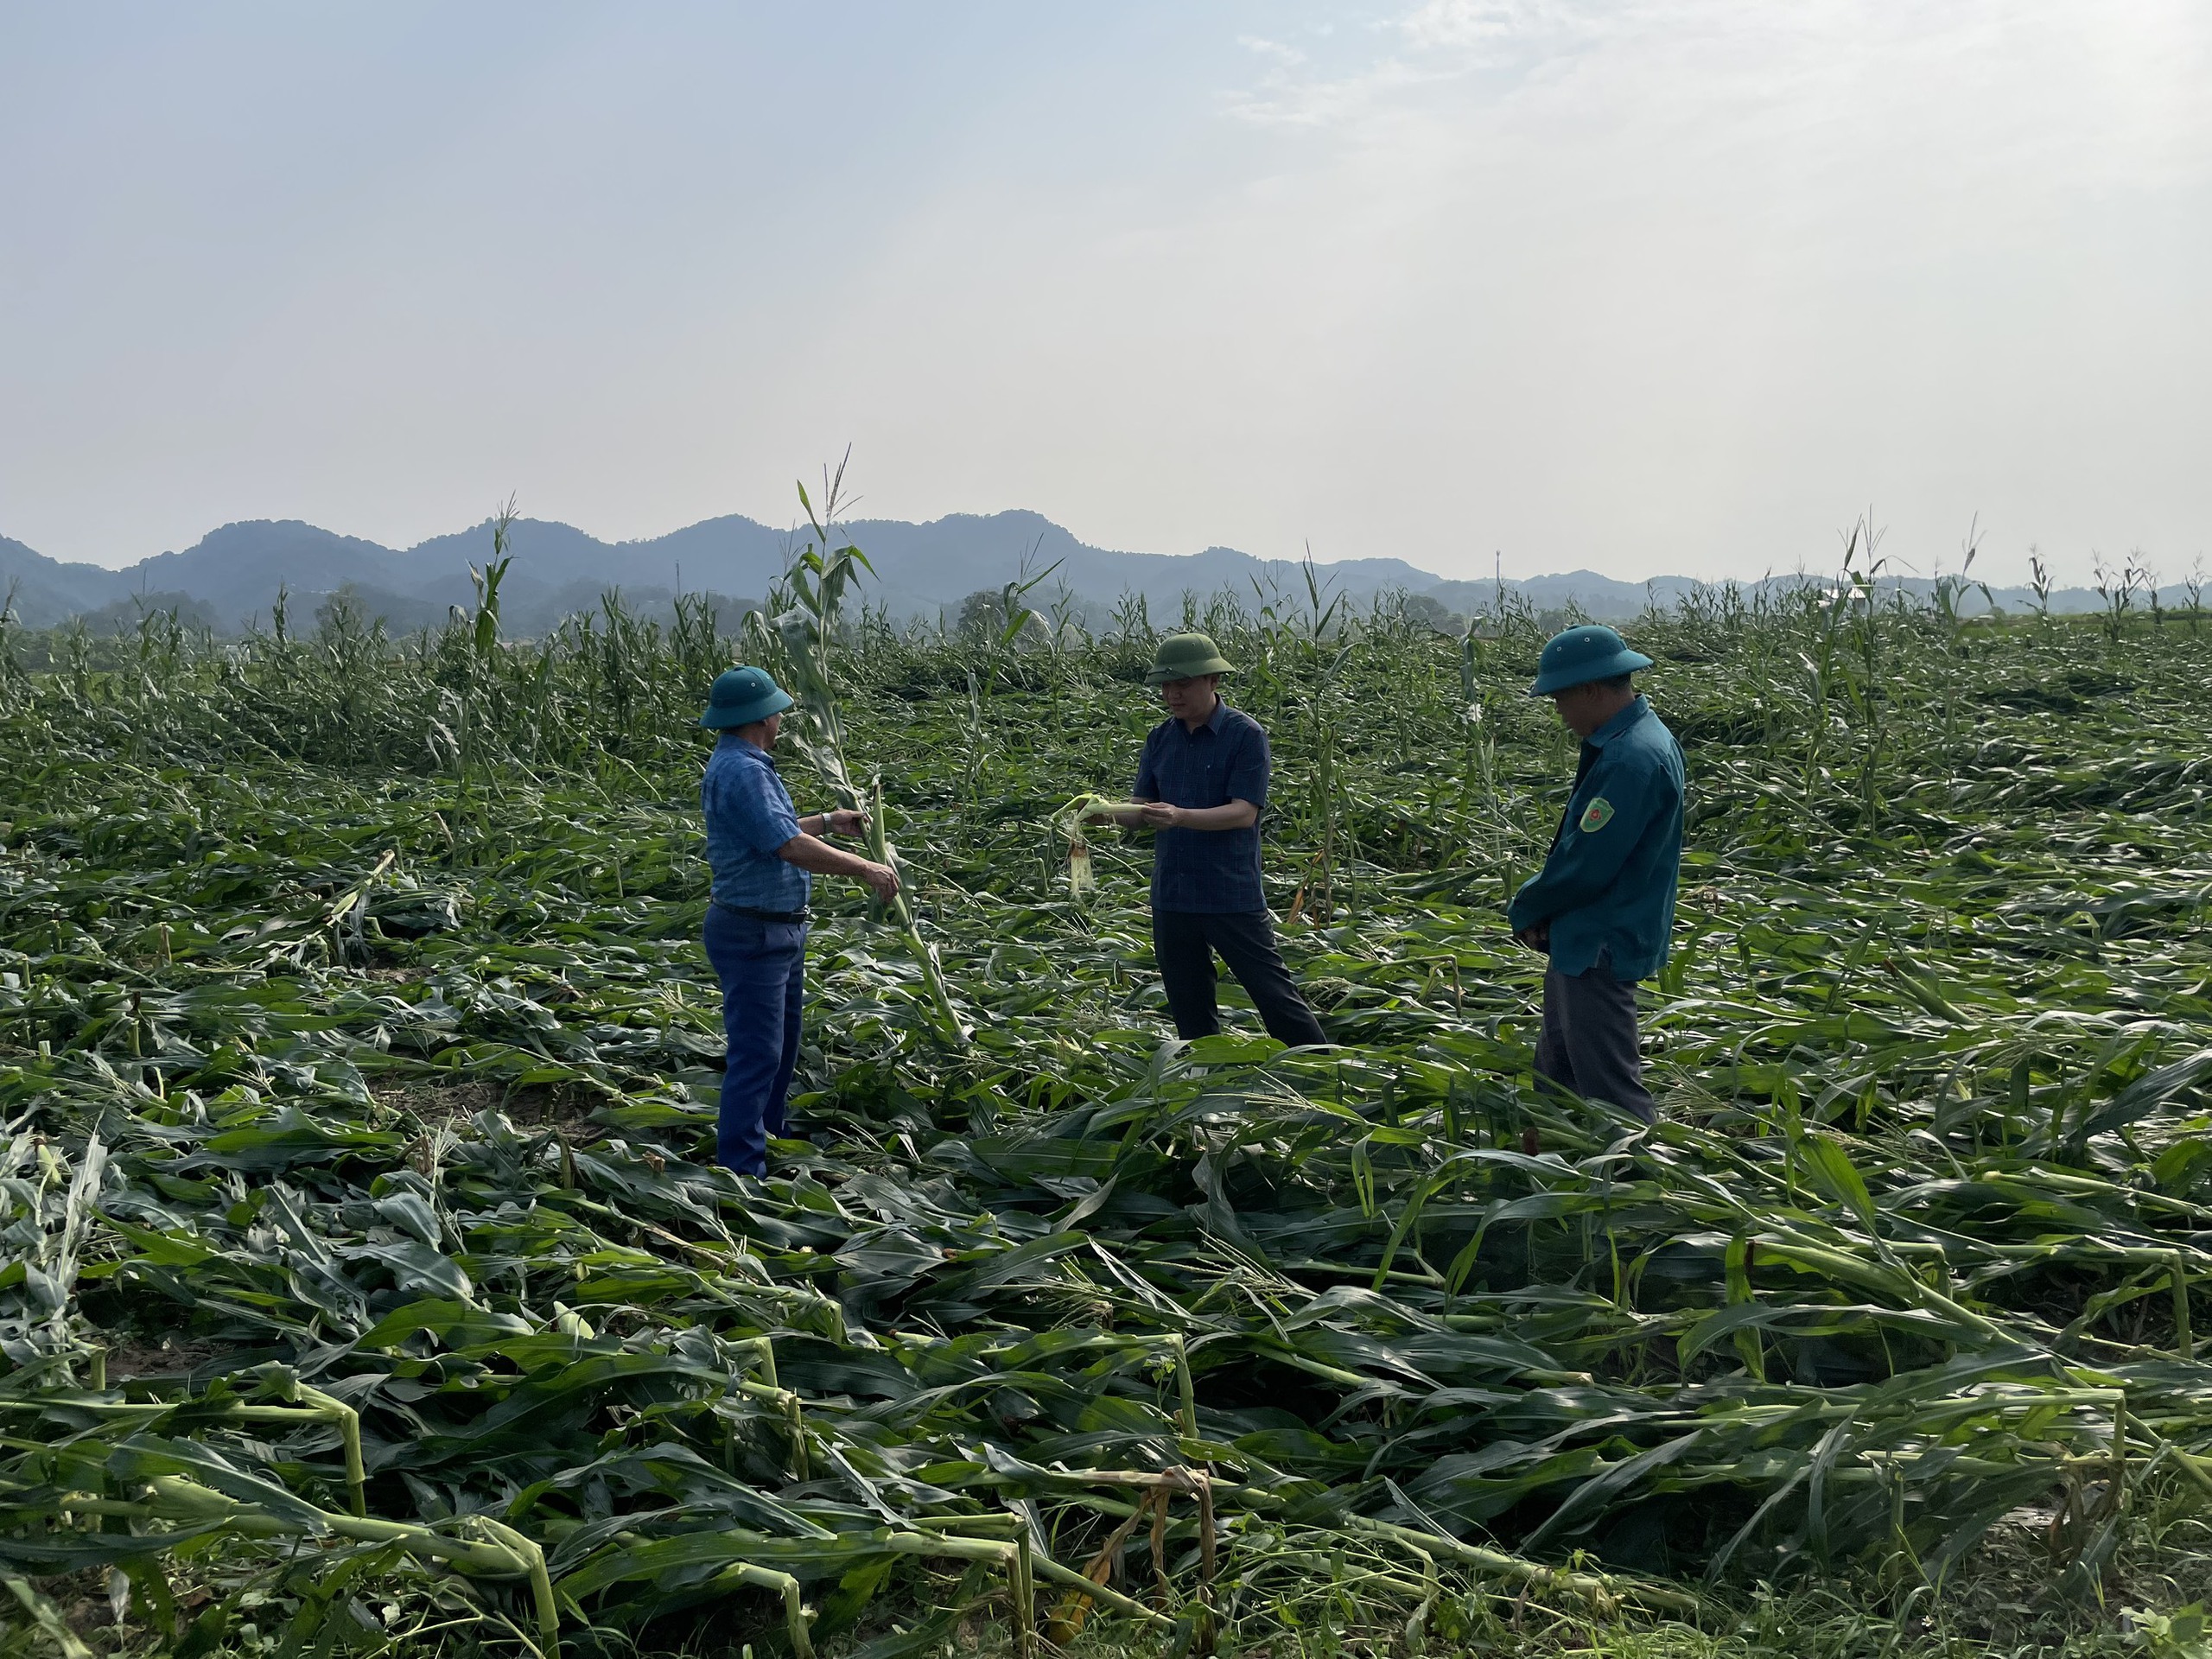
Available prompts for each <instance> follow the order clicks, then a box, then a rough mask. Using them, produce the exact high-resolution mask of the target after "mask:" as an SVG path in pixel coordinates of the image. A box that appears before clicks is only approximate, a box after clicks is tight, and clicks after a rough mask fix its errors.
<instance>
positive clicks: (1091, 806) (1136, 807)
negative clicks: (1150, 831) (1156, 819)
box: [1058, 795, 1147, 839]
mask: <svg viewBox="0 0 2212 1659" xmlns="http://www.w3.org/2000/svg"><path fill="white" fill-rule="evenodd" d="M1146 805H1147V803H1145V802H1143V801H1115V800H1109V799H1108V798H1106V797H1105V796H1103V795H1078V796H1077V797H1076V798H1075V799H1073V800H1071V801H1070V802H1069V803H1068V804H1067V805H1065V807H1063V808H1062V809H1061V810H1060V812H1059V816H1058V823H1059V825H1060V829H1061V831H1062V832H1063V833H1064V834H1065V835H1067V836H1069V837H1070V838H1071V839H1079V838H1080V836H1079V829H1080V826H1082V825H1084V824H1086V823H1118V824H1120V825H1122V827H1123V828H1124V829H1135V828H1136V827H1137V826H1138V825H1139V824H1140V823H1142V822H1143V821H1144V813H1145V808H1146Z"/></svg>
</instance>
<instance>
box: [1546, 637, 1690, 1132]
mask: <svg viewBox="0 0 2212 1659" xmlns="http://www.w3.org/2000/svg"><path fill="white" fill-rule="evenodd" d="M1650 666H1651V659H1650V658H1649V657H1646V656H1644V655H1643V653H1642V652H1635V651H1630V649H1629V648H1628V645H1626V643H1625V642H1624V641H1623V639H1621V637H1620V635H1618V633H1615V632H1613V631H1612V630H1611V628H1605V627H1599V626H1594V625H1593V626H1584V627H1579V628H1569V629H1567V632H1564V633H1561V634H1559V635H1557V636H1556V637H1555V638H1554V639H1552V641H1551V642H1550V643H1549V644H1548V645H1546V646H1545V647H1544V652H1543V655H1542V657H1541V658H1539V659H1538V662H1537V664H1536V680H1535V684H1533V685H1531V686H1530V687H1529V696H1532V697H1549V698H1550V699H1551V700H1552V702H1553V705H1554V707H1556V708H1557V709H1558V710H1559V717H1560V720H1561V721H1564V722H1565V723H1566V725H1567V729H1568V730H1570V731H1572V732H1573V734H1575V735H1576V736H1577V737H1579V738H1580V739H1581V740H1582V756H1581V760H1580V762H1579V763H1578V764H1577V766H1576V767H1575V772H1574V790H1573V793H1572V794H1570V795H1569V796H1568V797H1567V810H1566V811H1565V812H1563V813H1561V814H1560V821H1559V829H1558V831H1557V832H1556V833H1555V834H1554V836H1552V849H1551V854H1550V856H1548V858H1546V859H1545V860H1544V868H1543V869H1542V870H1541V872H1540V873H1539V874H1537V875H1535V877H1534V878H1533V879H1531V880H1529V881H1527V882H1524V883H1523V884H1522V887H1521V890H1520V892H1518V893H1515V894H1514V895H1513V903H1512V905H1511V906H1510V908H1509V909H1508V911H1507V912H1506V919H1507V921H1508V922H1509V923H1510V925H1511V927H1512V929H1513V937H1514V938H1516V939H1519V940H1520V941H1521V942H1522V944H1526V945H1528V946H1529V947H1530V948H1532V949H1534V950H1541V951H1545V952H1547V953H1548V955H1549V956H1550V957H1551V966H1550V968H1549V969H1547V970H1546V972H1545V974H1544V1029H1543V1035H1542V1036H1541V1038H1540V1039H1538V1041H1537V1044H1536V1077H1537V1080H1538V1084H1539V1086H1540V1087H1542V1086H1545V1085H1550V1086H1552V1087H1553V1088H1554V1089H1558V1090H1565V1091H1566V1092H1567V1093H1568V1094H1573V1095H1580V1096H1582V1097H1583V1098H1584V1099H1586V1100H1601V1101H1606V1102H1609V1103H1611V1104H1613V1105H1615V1106H1618V1107H1621V1108H1623V1109H1625V1110H1627V1111H1630V1112H1633V1113H1634V1114H1635V1115H1636V1116H1638V1117H1640V1118H1642V1119H1643V1121H1644V1122H1647V1123H1649V1122H1652V1121H1653V1120H1654V1119H1655V1118H1656V1116H1658V1108H1657V1105H1656V1103H1655V1102H1654V1101H1653V1100H1652V1098H1651V1094H1650V1091H1649V1090H1647V1089H1645V1088H1644V1086H1643V1057H1642V1055H1641V1054H1640V1052H1638V1050H1637V1033H1636V982H1637V980H1639V979H1643V978H1647V977H1649V976H1650V975H1652V974H1655V973H1656V972H1657V971H1658V970H1659V964H1660V963H1663V962H1664V961H1666V960H1667V943H1668V938H1669V935H1670V934H1671V933H1672V932H1673V931H1674V925H1675V879H1676V876H1677V874H1679V872H1680V869H1681V861H1682V794H1683V785H1682V752H1681V748H1680V747H1677V746H1676V744H1675V736H1674V734H1673V733H1671V732H1669V730H1668V729H1667V728H1666V727H1665V726H1664V725H1663V724H1662V722H1661V721H1660V719H1659V716H1658V715H1656V714H1654V713H1653V712H1652V711H1651V705H1650V704H1649V702H1645V701H1644V700H1643V698H1642V697H1640V696H1637V693H1636V688H1635V685H1634V683H1633V682H1632V680H1631V679H1630V676H1631V675H1633V674H1635V673H1636V672H1637V671H1639V670H1642V669H1646V668H1649V667H1650Z"/></svg>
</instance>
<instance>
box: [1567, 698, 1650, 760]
mask: <svg viewBox="0 0 2212 1659" xmlns="http://www.w3.org/2000/svg"><path fill="white" fill-rule="evenodd" d="M1650 712H1651V705H1650V704H1649V703H1648V702H1645V701H1644V700H1643V694H1642V693H1641V692H1639V693H1637V699H1636V701H1635V702H1631V703H1630V704H1629V706H1628V707H1627V708H1625V709H1622V710H1621V711H1620V713H1618V715H1614V716H1613V717H1612V718H1611V720H1609V721H1606V722H1605V724H1604V725H1602V726H1600V727H1599V728H1598V729H1597V730H1596V731H1594V732H1592V733H1591V734H1590V735H1589V736H1587V737H1586V738H1584V739H1583V740H1582V741H1584V742H1585V743H1587V744H1588V745H1589V746H1590V747H1592V748H1593V749H1602V748H1604V747H1605V745H1606V744H1608V743H1610V742H1611V741H1613V740H1614V739H1615V738H1617V737H1618V736H1619V735H1620V734H1622V733H1623V732H1624V731H1626V730H1628V728H1630V727H1631V726H1633V725H1635V724H1636V723H1637V721H1640V720H1642V719H1643V718H1644V717H1645V716H1646V715H1649V714H1650Z"/></svg>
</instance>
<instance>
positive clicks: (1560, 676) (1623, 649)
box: [1529, 622, 1651, 697]
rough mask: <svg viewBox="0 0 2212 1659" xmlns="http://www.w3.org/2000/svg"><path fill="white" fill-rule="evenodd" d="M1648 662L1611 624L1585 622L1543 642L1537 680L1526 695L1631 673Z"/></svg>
mask: <svg viewBox="0 0 2212 1659" xmlns="http://www.w3.org/2000/svg"><path fill="white" fill-rule="evenodd" d="M1650 666H1651V659H1650V658H1649V657H1647V656H1645V655H1644V654H1643V652H1640V651H1630V649H1629V648H1628V642H1627V641H1626V640H1625V639H1622V638H1621V637H1620V635H1618V633H1615V632H1613V631H1612V630H1611V628H1609V627H1607V626H1605V625H1604V624H1603V623H1600V622H1586V623H1584V624H1583V625H1582V626H1580V627H1579V628H1569V629H1567V631H1566V632H1563V633H1555V634H1554V635H1553V636H1552V637H1551V639H1549V640H1548V641H1547V642H1546V644H1545V645H1544V654H1543V655H1542V656H1541V657H1539V658H1537V659H1536V681H1535V684H1533V685H1531V686H1530V687H1529V696H1532V697H1548V696H1551V694H1552V693H1553V692H1554V691H1564V690H1567V688H1568V687H1570V686H1576V685H1587V684H1588V683H1590V682H1591V681H1592V680H1610V679H1611V678H1612V677H1613V676H1614V675H1616V674H1633V673H1635V672H1636V671H1637V670H1638V669H1644V668H1649V667H1650Z"/></svg>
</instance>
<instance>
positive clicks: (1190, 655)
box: [1144, 633, 1236, 685]
mask: <svg viewBox="0 0 2212 1659" xmlns="http://www.w3.org/2000/svg"><path fill="white" fill-rule="evenodd" d="M1235 672H1236V669H1234V668H1233V667H1231V666H1230V664H1228V663H1226V662H1224V660H1223V659H1222V655H1221V649H1220V647H1219V646H1217V645H1215V644H1214V642H1213V641H1212V640H1211V639H1209V638H1207V637H1206V636H1205V634H1203V633H1171V634H1168V635H1167V636H1166V638H1164V639H1161V640H1160V644H1159V645H1158V646H1156V647H1155V648H1154V651H1153V653H1152V666H1151V667H1150V668H1148V669H1147V670H1145V671H1144V683H1146V684H1147V685H1165V684H1166V683H1167V682H1168V681H1170V680H1195V679H1197V678H1198V677H1200V676H1201V675H1205V674H1234V673H1235Z"/></svg>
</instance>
